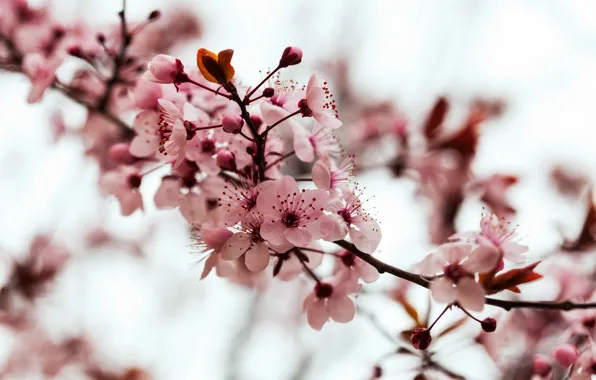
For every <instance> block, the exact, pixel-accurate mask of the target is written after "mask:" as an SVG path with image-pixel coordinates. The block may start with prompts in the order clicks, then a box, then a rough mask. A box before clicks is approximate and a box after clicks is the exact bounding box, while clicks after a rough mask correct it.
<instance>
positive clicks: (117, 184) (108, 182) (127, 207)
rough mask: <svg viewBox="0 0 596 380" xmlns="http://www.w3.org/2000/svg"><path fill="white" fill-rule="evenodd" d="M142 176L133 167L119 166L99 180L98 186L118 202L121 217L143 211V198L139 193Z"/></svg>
mask: <svg viewBox="0 0 596 380" xmlns="http://www.w3.org/2000/svg"><path fill="white" fill-rule="evenodd" d="M142 178H143V177H142V175H141V174H140V172H139V170H138V169H137V168H135V167H133V166H120V167H119V168H118V170H115V171H111V172H107V173H105V174H104V175H103V177H102V178H101V179H100V186H101V187H102V188H103V189H104V190H105V191H106V192H107V193H109V194H112V195H114V196H115V197H116V198H117V199H118V201H119V202H120V210H121V212H122V215H124V216H128V215H131V214H132V213H133V212H135V211H136V210H138V209H140V210H143V198H142V197H141V193H140V191H139V187H140V186H141V180H142Z"/></svg>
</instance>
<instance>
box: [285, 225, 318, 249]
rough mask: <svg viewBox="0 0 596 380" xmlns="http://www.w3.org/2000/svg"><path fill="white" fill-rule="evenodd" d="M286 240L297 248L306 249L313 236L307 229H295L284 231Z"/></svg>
mask: <svg viewBox="0 0 596 380" xmlns="http://www.w3.org/2000/svg"><path fill="white" fill-rule="evenodd" d="M284 236H285V238H286V239H287V240H288V241H289V242H290V243H292V244H294V245H295V246H296V247H305V246H307V245H309V244H310V242H311V241H312V235H311V234H310V232H308V231H307V230H306V229H305V228H301V227H293V228H287V229H286V230H285V231H284Z"/></svg>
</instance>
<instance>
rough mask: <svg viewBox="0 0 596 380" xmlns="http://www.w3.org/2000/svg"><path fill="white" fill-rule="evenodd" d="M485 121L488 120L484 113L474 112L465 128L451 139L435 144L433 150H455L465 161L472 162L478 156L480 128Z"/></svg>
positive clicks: (471, 113)
mask: <svg viewBox="0 0 596 380" xmlns="http://www.w3.org/2000/svg"><path fill="white" fill-rule="evenodd" d="M484 120H486V115H485V114H484V113H483V112H482V111H480V110H472V111H471V112H470V114H469V116H468V118H467V120H466V122H465V123H464V126H463V128H461V129H460V130H459V131H457V132H456V133H455V134H453V135H452V136H451V137H449V138H447V139H445V140H443V141H441V142H439V143H438V144H434V146H433V147H432V149H436V150H441V149H453V150H455V151H457V152H458V153H459V154H460V155H461V157H462V159H463V160H464V161H468V160H470V159H471V158H472V157H473V156H474V154H476V147H477V145H478V127H479V126H480V123H482V122H483V121H484Z"/></svg>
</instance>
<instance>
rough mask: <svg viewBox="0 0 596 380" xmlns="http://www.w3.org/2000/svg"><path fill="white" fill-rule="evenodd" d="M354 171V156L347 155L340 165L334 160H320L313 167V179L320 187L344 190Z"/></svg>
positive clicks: (330, 189) (329, 189)
mask: <svg viewBox="0 0 596 380" xmlns="http://www.w3.org/2000/svg"><path fill="white" fill-rule="evenodd" d="M354 171H355V165H354V159H353V157H352V156H349V157H346V158H345V159H344V160H343V161H342V162H341V163H340V164H339V165H336V164H335V163H333V162H332V161H325V160H319V161H317V162H315V164H314V165H313V167H312V180H313V182H314V183H315V185H316V186H317V187H318V188H319V189H322V190H328V191H342V190H346V189H347V188H348V185H349V182H350V179H352V177H354Z"/></svg>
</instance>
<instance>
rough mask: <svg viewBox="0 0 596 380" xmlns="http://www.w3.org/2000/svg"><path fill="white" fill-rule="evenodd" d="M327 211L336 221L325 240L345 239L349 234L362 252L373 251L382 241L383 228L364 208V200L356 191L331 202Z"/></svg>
mask: <svg viewBox="0 0 596 380" xmlns="http://www.w3.org/2000/svg"><path fill="white" fill-rule="evenodd" d="M327 211H329V212H330V213H331V218H332V220H333V221H334V222H335V226H334V230H333V232H331V233H330V234H329V235H327V236H325V240H328V241H335V240H340V239H343V238H344V237H345V236H346V235H347V234H349V235H350V239H351V240H352V242H353V243H354V245H355V246H356V248H358V249H359V250H361V251H362V252H366V253H373V252H374V251H375V250H376V249H377V247H378V246H379V243H380V241H381V228H380V227H379V224H378V223H377V221H376V220H374V219H373V218H372V217H371V216H370V215H368V214H367V213H366V212H364V210H363V209H362V201H361V200H360V199H359V197H358V195H356V194H355V193H354V192H352V193H348V194H345V195H344V196H343V197H338V198H334V199H332V200H331V201H330V202H329V205H328V206H327Z"/></svg>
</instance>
